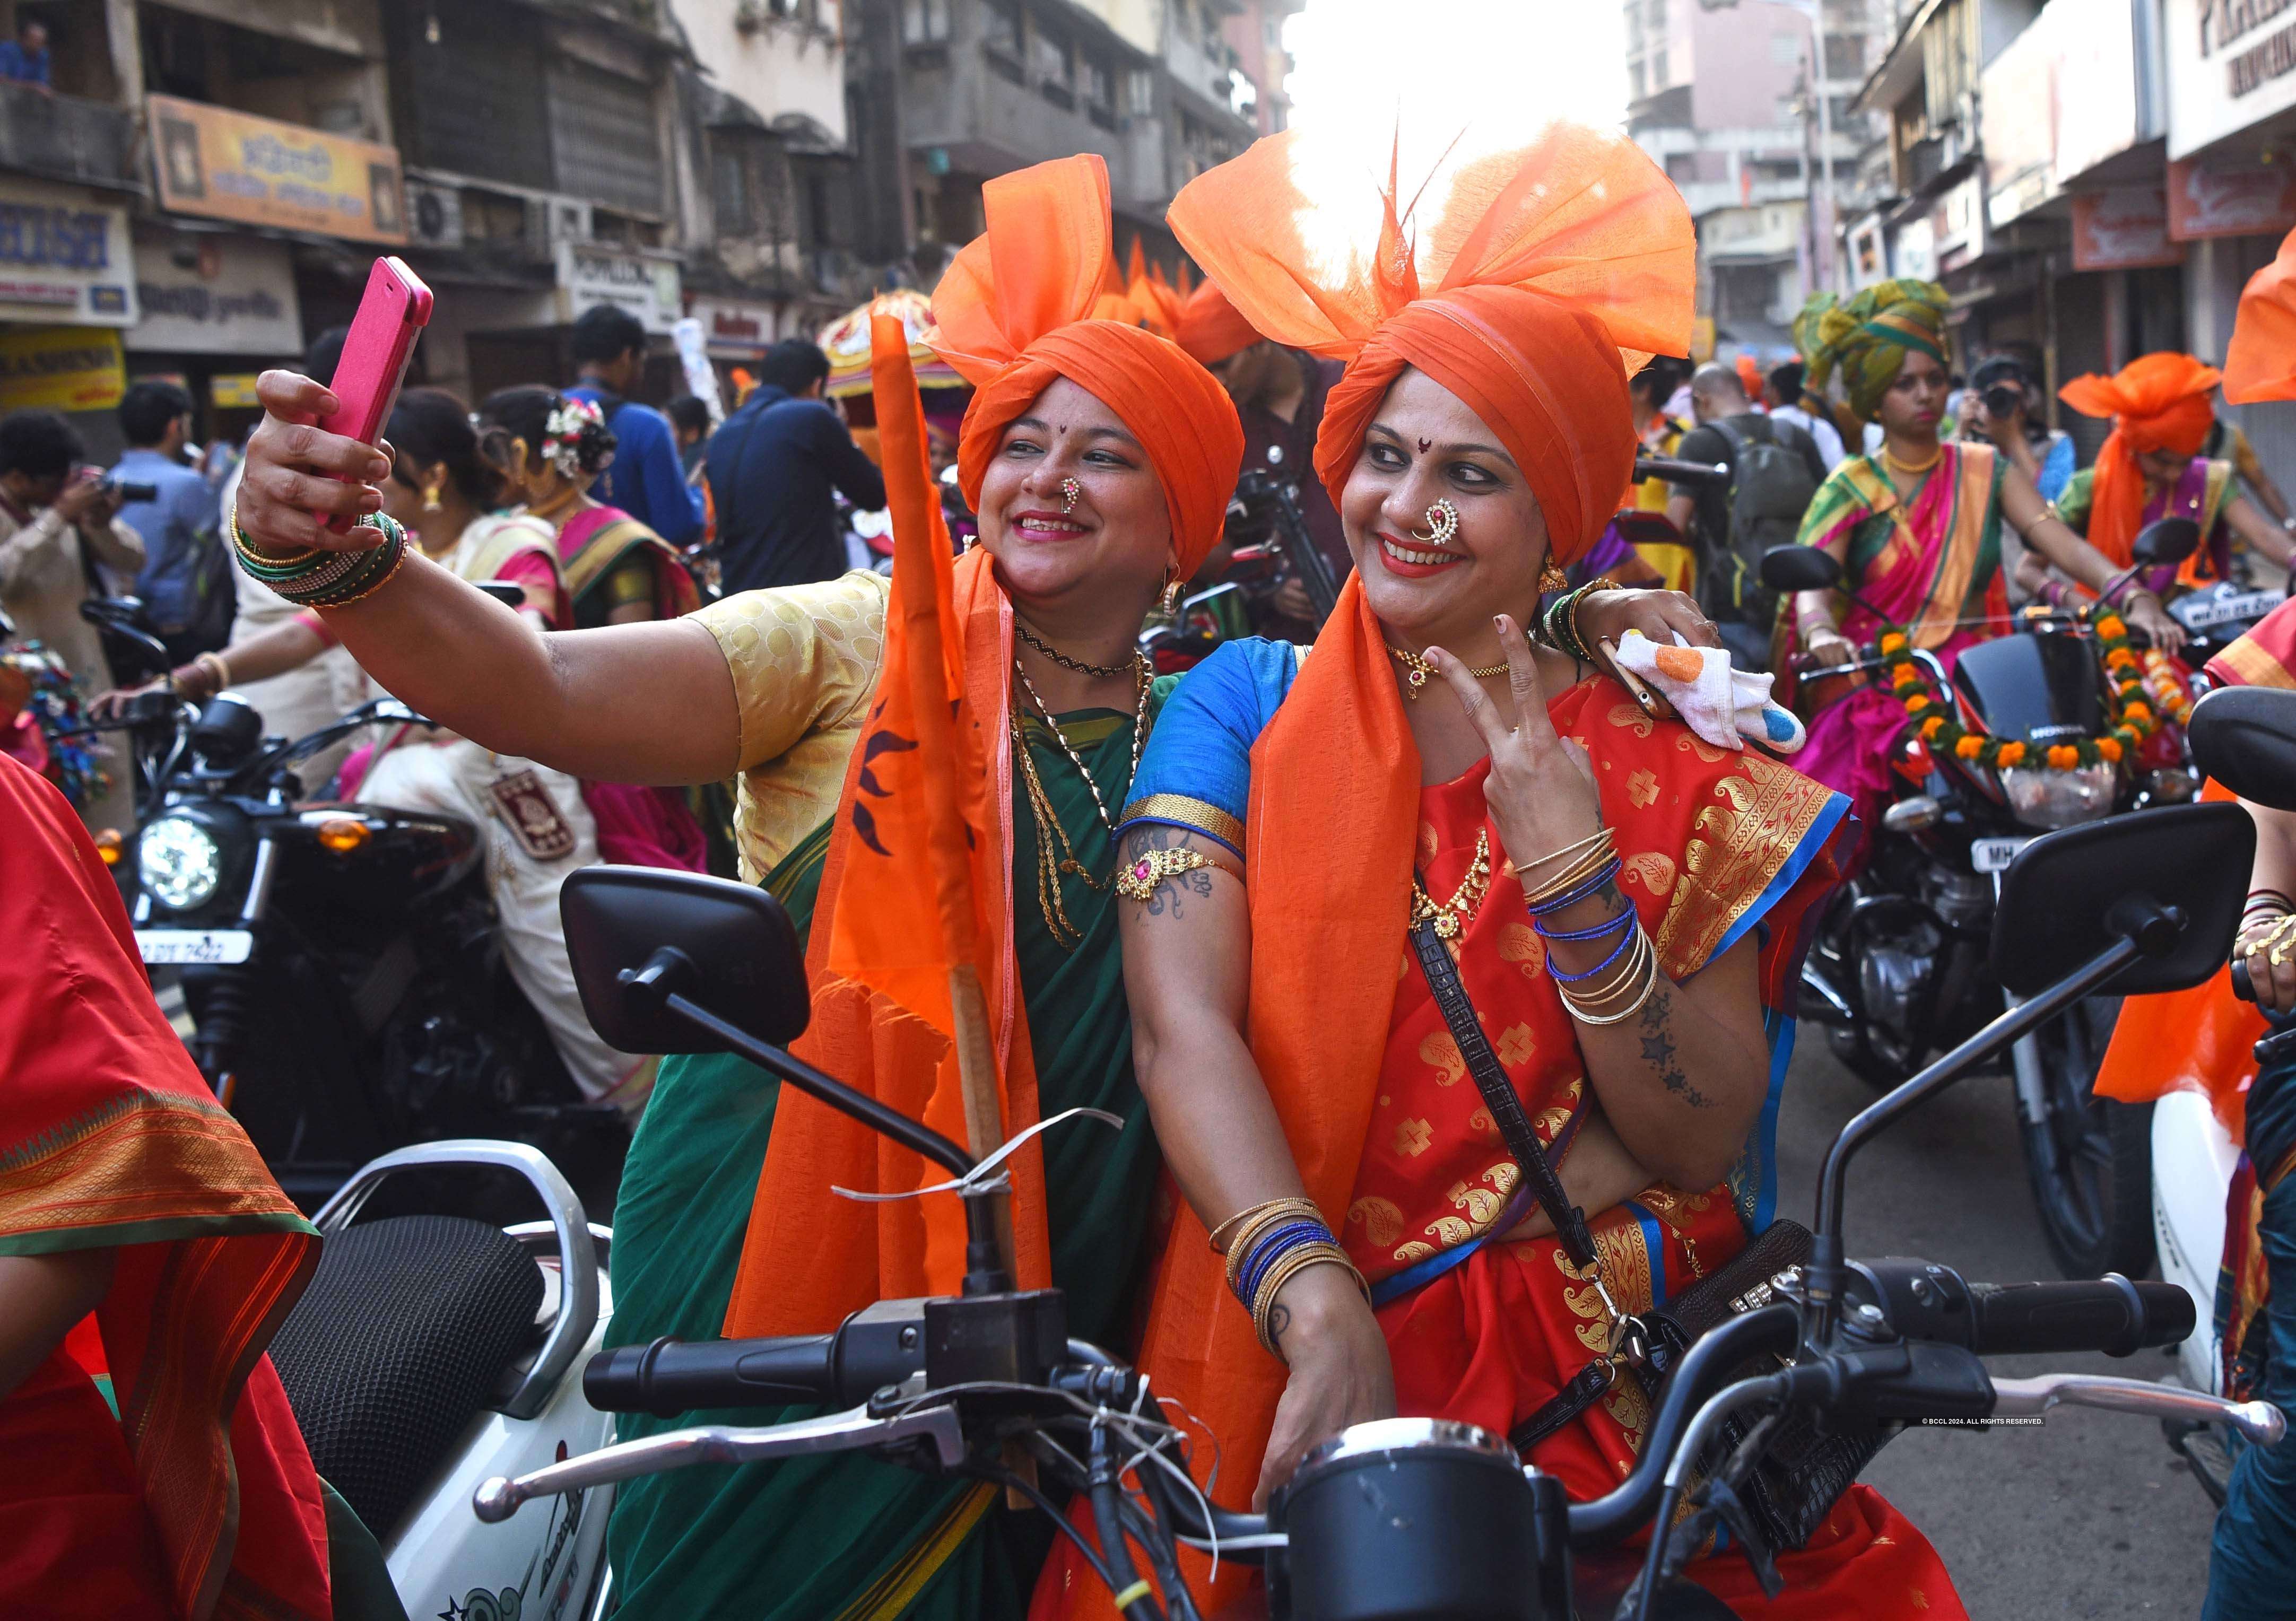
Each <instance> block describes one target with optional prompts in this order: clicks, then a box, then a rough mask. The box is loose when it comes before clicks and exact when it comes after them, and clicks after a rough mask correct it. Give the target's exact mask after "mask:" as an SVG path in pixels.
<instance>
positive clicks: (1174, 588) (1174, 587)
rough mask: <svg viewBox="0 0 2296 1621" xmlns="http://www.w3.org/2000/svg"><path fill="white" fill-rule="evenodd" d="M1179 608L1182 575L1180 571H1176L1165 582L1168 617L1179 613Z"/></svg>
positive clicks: (1166, 612)
mask: <svg viewBox="0 0 2296 1621" xmlns="http://www.w3.org/2000/svg"><path fill="white" fill-rule="evenodd" d="M1179 608H1180V575H1179V570H1177V569H1174V570H1173V571H1172V573H1171V575H1170V576H1169V577H1168V578H1167V579H1166V580H1165V581H1164V612H1165V614H1166V615H1167V616H1168V617H1169V616H1170V615H1172V614H1174V613H1177V612H1178V611H1179Z"/></svg>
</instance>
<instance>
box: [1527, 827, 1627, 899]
mask: <svg viewBox="0 0 2296 1621" xmlns="http://www.w3.org/2000/svg"><path fill="white" fill-rule="evenodd" d="M1617 859H1618V847H1617V844H1616V841H1615V839H1614V836H1613V835H1612V834H1611V830H1610V829H1608V828H1604V829H1603V840H1602V842H1601V843H1600V844H1597V845H1595V847H1593V848H1592V849H1590V850H1587V851H1586V852H1585V853H1584V854H1583V855H1581V856H1579V857H1577V858H1576V859H1575V860H1573V861H1572V862H1571V864H1570V866H1568V867H1567V868H1565V869H1564V870H1563V871H1562V872H1558V873H1556V874H1555V875H1554V877H1553V878H1550V879H1548V880H1546V881H1545V882H1543V883H1541V884H1540V885H1539V887H1538V889H1537V891H1536V892H1533V891H1531V890H1530V889H1529V887H1528V886H1525V890H1524V894H1523V897H1522V898H1523V905H1526V906H1529V908H1531V909H1532V910H1533V911H1536V910H1538V908H1539V907H1541V906H1545V905H1549V904H1550V903H1552V902H1553V901H1554V900H1555V899H1556V898H1557V897H1559V896H1565V895H1568V894H1570V892H1571V891H1572V890H1573V889H1576V888H1580V887H1581V886H1583V885H1584V884H1585V883H1586V882H1587V880H1588V879H1590V878H1592V877H1594V876H1595V874H1596V873H1597V872H1601V871H1602V870H1603V868H1604V867H1606V866H1608V865H1609V864H1611V862H1613V861H1615V860H1617Z"/></svg>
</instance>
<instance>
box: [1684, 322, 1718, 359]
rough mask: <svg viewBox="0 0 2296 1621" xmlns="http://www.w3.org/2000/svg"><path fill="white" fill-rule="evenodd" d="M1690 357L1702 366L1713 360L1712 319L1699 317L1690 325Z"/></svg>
mask: <svg viewBox="0 0 2296 1621" xmlns="http://www.w3.org/2000/svg"><path fill="white" fill-rule="evenodd" d="M1690 357H1691V358H1692V359H1693V360H1694V361H1696V362H1697V363H1698V364H1701V365H1704V364H1706V363H1707V362H1708V361H1710V360H1711V359H1713V358H1714V317H1713V316H1711V315H1700V316H1699V317H1697V318H1696V319H1695V320H1693V322H1691V323H1690Z"/></svg>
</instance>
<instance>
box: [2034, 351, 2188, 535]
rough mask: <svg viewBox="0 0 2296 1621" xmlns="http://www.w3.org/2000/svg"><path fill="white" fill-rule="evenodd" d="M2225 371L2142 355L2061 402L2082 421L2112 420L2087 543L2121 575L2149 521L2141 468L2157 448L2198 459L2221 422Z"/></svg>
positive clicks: (2080, 383) (2078, 386)
mask: <svg viewBox="0 0 2296 1621" xmlns="http://www.w3.org/2000/svg"><path fill="white" fill-rule="evenodd" d="M2222 375H2223V373H2219V372H2218V370H2217V369H2216V368H2215V367H2214V366H2204V365H2202V364H2201V363H2200V362H2199V361H2197V360H2195V359H2194V358H2193V357H2192V356H2190V355H2178V354H2173V353H2162V354H2158V355H2143V356H2138V357H2137V358H2136V359H2135V360H2132V361H2130V362H2129V363H2128V364H2127V365H2125V366H2123V367H2121V368H2120V371H2119V372H2117V373H2114V374H2113V375H2112V376H2111V377H2098V376H2096V375H2095V374H2094V373H2092V374H2090V375H2088V376H2087V377H2076V378H2074V379H2073V380H2072V381H2071V382H2069V383H2067V384H2066V385H2065V386H2064V387H2063V388H2062V389H2058V390H2057V397H2058V398H2059V399H2061V400H2062V401H2064V402H2065V404H2067V405H2071V407H2072V408H2073V409H2074V410H2076V411H2078V412H2079V413H2081V414H2082V415H2084V416H2109V417H2111V418H2112V433H2111V434H2109V435H2107V436H2106V438H2105V441H2104V448H2103V450H2101V451H2099V452H2098V453H2097V458H2096V482H2095V487H2094V493H2093V494H2092V495H2091V497H2090V502H2089V519H2088V544H2090V545H2092V546H2095V548H2096V549H2097V550H2098V551H2100V552H2102V553H2104V556H2105V561H2108V562H2110V563H2111V564H2112V566H2113V567H2114V568H2116V569H2126V568H2127V567H2128V564H2129V561H2130V558H2131V549H2132V547H2133V546H2134V545H2135V544H2136V531H2137V528H2138V527H2139V526H2140V525H2141V524H2142V523H2143V522H2144V469H2143V468H2141V467H2139V466H2138V465H2137V464H2136V458H2137V457H2138V456H2141V455H2145V454H2150V453H2151V452H2153V451H2156V450H2169V451H2174V452H2175V453H2176V454H2178V455H2180V456H2196V455H2198V454H2200V453H2201V446H2202V443H2203V442H2204V441H2206V439H2207V438H2208V437H2209V430H2210V428H2211V427H2212V426H2214V425H2215V423H2216V420H2217V411H2216V406H2215V405H2213V404H2212V403H2210V399H2209V396H2210V394H2212V393H2213V392H2215V390H2216V386H2217V383H2218V381H2219V380H2220V379H2221V378H2222Z"/></svg>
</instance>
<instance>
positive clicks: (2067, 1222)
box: [2018, 998, 2153, 1278]
mask: <svg viewBox="0 0 2296 1621" xmlns="http://www.w3.org/2000/svg"><path fill="white" fill-rule="evenodd" d="M2118 1008H2119V1003H2117V1002H2115V1001H2113V1000H2112V999H2109V998H2108V999H2102V1000H2091V1001H2089V1002H2086V1003H2082V1004H2080V1005H2079V1007H2076V1008H2073V1009H2071V1011H2068V1012H2066V1013H2064V1014H2063V1015H2062V1016H2061V1017H2059V1018H2057V1019H2052V1020H2050V1021H2049V1022H2048V1023H2047V1024H2046V1025H2044V1026H2042V1027H2041V1028H2040V1030H2039V1031H2038V1033H2037V1037H2036V1039H2037V1041H2038V1045H2039V1049H2040V1060H2041V1082H2042V1092H2043V1100H2044V1105H2045V1108H2044V1113H2043V1118H2041V1119H2040V1120H2039V1121H2038V1122H2034V1121H2030V1120H2028V1119H2026V1118H2024V1111H2023V1110H2022V1109H2020V1110H2019V1112H2018V1125H2019V1128H2020V1131H2021V1134H2022V1135H2023V1138H2024V1147H2025V1170H2026V1175H2027V1176H2028V1177H2029V1178H2030V1181H2031V1183H2032V1188H2033V1203H2034V1206H2035V1208H2037V1209H2038V1211H2039V1213H2040V1217H2041V1233H2042V1236H2043V1237H2044V1238H2045V1239H2046V1240H2047V1241H2048V1246H2049V1253H2050V1254H2051V1255H2052V1256H2054V1257H2055V1259H2056V1263H2057V1266H2058V1269H2059V1270H2060V1271H2062V1273H2064V1275H2065V1276H2066V1277H2068V1278H2095V1277H2101V1276H2103V1274H2104V1273H2108V1272H2118V1273H2126V1274H2127V1275H2128V1276H2129V1277H2132V1278H2141V1277H2144V1276H2146V1275H2147V1274H2149V1273H2151V1272H2152V1270H2153V1106H2152V1105H2151V1104H2149V1103H2141V1104H2132V1103H2120V1102H2115V1101H2112V1099H2110V1098H2100V1097H2098V1096H2096V1095H2095V1090H2094V1088H2095V1083H2096V1072H2097V1067H2098V1065H2099V1064H2100V1063H2101V1062H2102V1061H2103V1057H2104V1047H2105V1043H2106V1041H2107V1040H2108V1039H2110V1037H2111V1036H2112V1022H2113V1019H2114V1018H2115V1017H2116V1016H2117V1013H2118Z"/></svg>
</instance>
